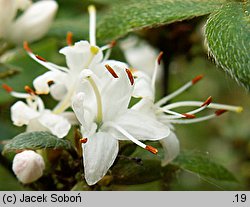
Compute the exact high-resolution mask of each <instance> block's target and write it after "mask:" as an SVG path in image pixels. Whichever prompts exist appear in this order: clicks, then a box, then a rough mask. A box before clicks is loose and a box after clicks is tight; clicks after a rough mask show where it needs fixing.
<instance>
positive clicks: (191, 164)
mask: <svg viewBox="0 0 250 207" xmlns="http://www.w3.org/2000/svg"><path fill="white" fill-rule="evenodd" d="M173 164H175V165H177V166H178V167H180V168H181V169H183V170H187V171H189V172H193V173H195V174H198V175H199V176H203V177H206V178H212V179H216V180H220V181H236V178H235V177H234V175H233V174H232V173H231V172H229V171H228V170H227V169H226V168H225V167H223V166H222V165H220V164H217V163H215V162H213V161H211V159H210V158H209V157H208V156H207V155H202V154H198V153H194V152H184V153H181V154H180V155H179V156H178V157H177V158H176V159H175V160H174V161H173Z"/></svg>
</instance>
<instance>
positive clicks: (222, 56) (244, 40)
mask: <svg viewBox="0 0 250 207" xmlns="http://www.w3.org/2000/svg"><path fill="white" fill-rule="evenodd" d="M206 42H207V46H208V50H209V53H210V54H211V55H212V56H213V58H214V59H215V61H216V63H217V64H218V65H219V66H221V67H222V68H223V69H224V70H225V71H227V72H228V73H229V74H230V75H231V76H232V77H233V78H235V79H236V80H237V81H238V82H240V83H241V84H242V85H243V86H245V87H246V88H247V89H248V90H250V52H249V48H250V3H249V1H248V3H247V2H246V3H239V2H234V3H230V4H228V5H225V6H224V7H223V8H222V9H221V10H219V11H218V12H216V13H214V14H212V15H211V16H210V18H209V20H208V22H207V25H206Z"/></svg>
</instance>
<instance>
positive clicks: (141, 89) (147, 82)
mask: <svg viewBox="0 0 250 207" xmlns="http://www.w3.org/2000/svg"><path fill="white" fill-rule="evenodd" d="M133 75H134V76H135V77H136V78H135V88H134V91H133V96H134V97H136V98H142V97H143V98H149V99H151V100H154V95H155V94H154V89H153V88H152V86H151V78H150V77H149V76H148V75H147V74H145V73H143V72H141V71H135V72H134V73H133Z"/></svg>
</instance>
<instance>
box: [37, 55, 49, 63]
mask: <svg viewBox="0 0 250 207" xmlns="http://www.w3.org/2000/svg"><path fill="white" fill-rule="evenodd" d="M35 56H36V58H37V59H38V60H41V61H43V62H47V60H46V59H44V58H43V57H41V56H39V55H35Z"/></svg>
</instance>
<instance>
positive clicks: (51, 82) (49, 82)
mask: <svg viewBox="0 0 250 207" xmlns="http://www.w3.org/2000/svg"><path fill="white" fill-rule="evenodd" d="M47 83H48V85H49V86H51V85H52V84H54V83H55V82H54V81H53V80H49V81H48V82H47Z"/></svg>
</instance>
